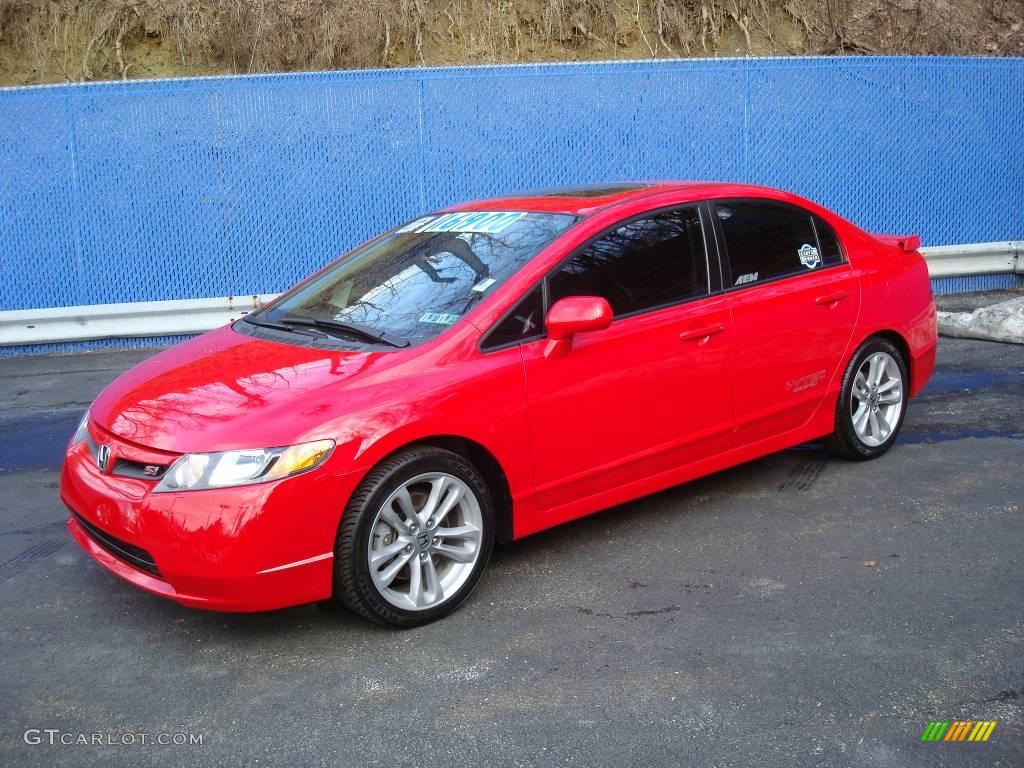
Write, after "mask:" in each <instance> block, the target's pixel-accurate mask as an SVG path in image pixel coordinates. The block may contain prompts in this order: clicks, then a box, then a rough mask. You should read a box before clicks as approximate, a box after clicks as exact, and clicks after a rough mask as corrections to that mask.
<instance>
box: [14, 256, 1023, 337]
mask: <svg viewBox="0 0 1024 768" xmlns="http://www.w3.org/2000/svg"><path fill="white" fill-rule="evenodd" d="M921 254H922V255H923V256H924V257H925V260H926V261H927V262H928V273H929V274H930V275H931V276H932V277H958V276H962V275H991V274H1005V273H1017V274H1024V241H1021V240H1016V241H1005V242H998V243H976V244H973V245H942V246H937V247H932V248H922V249H921ZM274 297H275V294H263V295H252V296H225V297H222V298H215V299H182V300H176V301H144V302H137V303H132V304H94V305H90V306H81V307H57V308H53V309H17V310H9V311H6V312H0V346H4V347H10V346H21V345H29V344H53V343H58V342H66V341H90V340H94V339H111V338H131V337H149V336H185V335H189V334H195V333H203V332H205V331H210V330H213V329H214V328H219V327H220V326H222V325H226V324H227V323H230V322H232V321H234V320H237V319H238V318H239V317H241V316H242V315H244V314H247V313H249V312H252V311H253V310H255V309H259V308H260V307H261V306H262V305H263V304H266V303H267V302H269V301H271V300H272V299H273V298H274Z"/></svg>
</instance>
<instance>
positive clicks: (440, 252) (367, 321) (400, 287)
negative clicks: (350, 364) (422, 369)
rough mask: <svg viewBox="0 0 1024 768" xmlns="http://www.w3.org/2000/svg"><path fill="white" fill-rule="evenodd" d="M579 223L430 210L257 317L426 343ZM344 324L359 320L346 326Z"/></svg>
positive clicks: (544, 216) (543, 216)
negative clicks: (574, 224)
mask: <svg viewBox="0 0 1024 768" xmlns="http://www.w3.org/2000/svg"><path fill="white" fill-rule="evenodd" d="M574 221H575V217H574V216H570V215H566V214H554V213H525V212H519V211H462V212H459V213H449V214H435V215H431V216H425V217H423V218H420V219H417V220H415V221H413V222H410V223H408V224H406V225H404V226H401V227H399V228H397V229H395V230H392V231H391V232H389V233H387V234H385V235H384V236H382V237H380V238H378V239H376V240H373V241H371V242H369V243H367V244H366V245H364V246H362V247H360V248H358V249H357V250H356V251H354V252H353V253H351V254H350V255H349V256H348V257H347V258H344V259H342V260H341V261H339V262H338V263H337V264H336V265H335V266H333V267H331V268H329V269H328V270H327V271H325V272H324V273H323V274H321V275H320V276H318V277H317V278H316V279H314V280H312V281H311V282H308V283H305V284H302V285H299V286H298V287H296V288H294V289H293V290H292V291H290V292H288V293H286V294H285V295H284V296H282V297H281V298H280V299H279V300H278V301H275V302H274V303H273V304H271V305H270V306H269V307H267V309H265V310H264V311H262V312H259V313H256V314H255V316H249V317H251V318H252V321H253V322H257V321H262V322H265V323H276V324H282V325H289V324H290V323H294V322H295V321H296V320H298V321H299V322H302V323H303V326H302V327H303V329H304V330H305V329H308V328H310V327H315V328H316V330H318V331H319V332H321V333H325V334H327V335H331V336H339V337H343V338H345V339H346V340H347V341H351V340H357V341H367V340H368V339H369V340H372V337H370V336H368V335H367V334H366V333H365V331H367V330H369V331H371V332H373V333H374V334H377V335H378V336H382V337H384V338H386V339H388V340H389V342H390V341H393V340H396V339H397V340H399V341H400V342H405V341H408V342H409V343H416V342H418V341H423V340H426V339H429V338H433V337H434V336H436V335H437V334H439V333H441V332H442V331H444V330H445V329H447V328H448V327H450V326H451V325H453V324H454V323H455V322H456V321H457V320H458V319H459V318H460V317H462V315H464V314H465V313H466V312H468V311H469V309H470V308H471V307H472V306H473V305H474V304H476V303H477V302H478V301H480V300H481V299H483V298H484V297H485V296H487V295H488V294H489V293H491V292H493V291H494V289H495V288H497V287H498V286H499V285H501V283H502V282H504V280H506V279H507V278H508V277H510V276H511V275H512V274H513V273H514V272H516V271H517V270H518V269H519V268H520V267H522V266H523V265H524V264H525V263H526V262H527V261H529V260H530V259H531V258H532V257H533V256H534V255H536V254H537V253H538V252H539V251H540V250H541V249H542V248H543V247H544V246H546V245H547V244H548V243H550V242H551V241H552V240H554V239H555V238H556V237H557V236H558V235H560V234H561V233H562V232H564V231H565V230H566V229H567V228H568V227H569V226H570V225H572V223H573V222H574ZM311 321H318V324H316V325H315V326H314V325H313V323H312V322H311ZM343 324H344V325H353V326H357V327H358V328H357V330H355V331H353V332H349V333H347V332H346V330H345V329H344V328H343V327H341V326H342V325H343ZM396 346H398V344H396Z"/></svg>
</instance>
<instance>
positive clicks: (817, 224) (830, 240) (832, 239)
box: [811, 216, 843, 267]
mask: <svg viewBox="0 0 1024 768" xmlns="http://www.w3.org/2000/svg"><path fill="white" fill-rule="evenodd" d="M811 218H812V219H814V230H815V231H816V232H817V233H818V245H819V246H820V247H821V261H822V263H823V264H825V266H828V267H830V266H832V265H833V264H839V263H841V262H842V260H843V249H842V248H840V247H839V238H838V237H836V233H835V232H834V231H833V230H832V227H830V226H829V225H828V222H827V221H825V220H824V219H823V218H821V216H812V217H811Z"/></svg>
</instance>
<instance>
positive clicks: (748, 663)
mask: <svg viewBox="0 0 1024 768" xmlns="http://www.w3.org/2000/svg"><path fill="white" fill-rule="evenodd" d="M147 354H149V353H148V352H112V353H95V354H83V355H68V356H60V357H58V356H53V357H36V358H17V359H10V358H9V359H0V437H2V439H0V765H10V766H36V765H38V766H65V765H66V766H92V765H104V766H105V765H129V764H130V765H132V766H149V765H188V766H192V765H207V764H217V765H220V766H234V765H246V766H254V765H288V766H316V765H325V766H327V765H330V766H373V765H386V766H431V767H433V768H443V767H444V766H489V765H496V766H538V768H547V766H561V765H569V766H580V767H584V768H587V767H590V766H609V767H614V768H634V767H639V766H691V765H693V766H744V767H746V766H757V767H758V768H761V767H762V766H763V767H766V768H767V767H770V766H779V767H780V768H792V767H793V766H819V765H820V766H1022V765H1024V723H1022V721H1024V717H1022V715H1024V571H1022V561H1024V526H1022V522H1024V510H1022V507H1024V373H1022V372H1024V346H1020V345H1005V344H995V343H991V342H979V341H963V340H951V339H942V340H941V342H940V355H939V357H940V361H939V368H938V371H937V372H936V375H935V377H934V379H933V381H932V382H931V384H930V385H929V386H928V388H927V389H926V390H925V392H924V393H923V394H922V396H921V397H919V398H918V399H917V400H915V401H914V402H913V403H912V404H911V406H910V410H909V413H908V415H907V419H906V423H905V425H904V430H903V434H902V436H901V439H900V440H899V442H898V443H897V444H896V446H895V447H894V448H893V449H892V450H891V451H890V452H889V453H888V454H887V455H886V456H884V457H883V458H881V459H880V460H877V461H873V462H867V463H850V462H844V461H839V460H836V459H832V458H830V457H828V456H827V455H826V454H825V453H824V452H822V451H821V450H820V449H818V448H816V447H814V446H803V447H800V448H797V449H793V450H790V451H785V452H782V453H779V454H775V455H773V456H769V457H767V458H764V459H761V460H758V461H755V462H751V463H749V464H745V465H743V466H741V467H737V468H735V469H731V470H728V471H725V472H721V473H718V474H716V475H713V476H711V477H708V478H704V479H702V480H698V481H695V482H692V483H689V484H686V485H684V486H680V487H678V488H674V489H672V490H669V491H665V492H663V493H660V494H657V495H655V496H652V497H649V498H646V499H643V500H640V501H637V502H634V503H631V504H627V505H624V506H621V507H617V508H615V509H612V510H608V511H606V512H603V513H601V514H598V515H595V516H592V517H590V518H587V519H584V520H581V521H578V522H575V523H571V524H568V525H565V526H562V527H560V528H557V529H555V530H552V531H548V532H545V533H542V534H538V535H536V536H533V537H530V538H528V539H525V540H523V541H521V542H516V543H513V544H510V545H506V546H503V547H501V548H499V549H498V550H497V552H496V553H495V557H494V559H493V561H492V564H491V568H490V570H489V572H488V573H487V575H485V577H484V580H483V582H482V584H481V586H480V588H479V589H478V590H477V592H476V593H475V594H474V595H473V597H472V598H470V600H469V602H468V603H467V604H466V605H465V606H463V608H462V609H460V610H459V611H458V612H457V613H456V614H454V615H453V616H451V617H449V618H447V619H445V620H443V621H440V622H437V623H435V624H432V625H430V626H427V627H423V628H420V629H415V630H410V631H404V632H396V631H391V630H386V629H383V628H379V627H376V626H371V625H369V624H367V623H365V622H364V621H362V620H360V619H358V618H356V617H354V616H351V615H348V614H345V613H330V612H323V611H321V610H318V609H317V608H316V607H313V606H304V607H300V608H294V609H289V610H284V611H277V612H273V613H265V614H256V615H228V614H216V613H204V612H199V611H195V610H190V609H187V608H183V607H181V606H178V605H176V604H174V603H172V602H169V601H165V600H162V599H160V598H157V597H153V596H150V595H148V594H145V593H143V592H141V591H139V590H137V589H135V588H134V587H131V586H130V585H128V584H125V583H123V582H121V581H119V580H118V579H117V578H116V577H114V576H112V575H110V574H109V573H107V572H106V571H105V570H103V569H102V568H100V567H99V566H98V565H96V564H94V563H93V562H92V561H91V560H90V559H89V558H88V557H87V556H85V555H84V554H83V553H82V552H81V551H80V550H79V549H78V547H77V545H76V544H75V543H74V542H73V541H71V540H70V538H69V536H68V534H67V531H66V529H65V527H64V521H65V518H66V511H65V510H64V508H63V507H62V505H61V502H60V499H59V497H58V488H57V485H58V471H59V465H60V460H61V454H62V452H63V449H64V445H65V442H66V441H67V439H68V437H69V435H70V434H71V432H72V430H73V429H74V426H75V424H76V423H77V421H78V419H79V417H80V414H81V412H82V410H83V409H84V407H85V406H86V405H87V404H88V402H89V401H90V400H91V399H92V397H93V396H94V395H95V394H96V393H97V392H98V391H99V390H100V389H101V388H102V387H103V386H104V385H105V384H106V383H107V382H108V381H109V380H111V379H112V378H114V377H115V376H116V375H117V374H118V373H119V372H120V371H122V370H124V369H125V368H127V367H128V366H130V365H132V364H133V363H135V362H137V361H138V360H140V359H142V358H143V357H145V356H146V355H147ZM933 720H942V721H954V720H974V721H978V720H994V721H996V722H997V725H996V727H995V729H994V730H993V731H992V734H991V736H990V738H989V740H988V741H987V742H984V743H972V742H963V743H953V742H938V743H922V742H921V741H920V738H921V735H922V732H923V731H924V730H925V728H926V726H928V724H929V722H930V721H933ZM161 734H164V736H161ZM180 734H184V736H181V735H180ZM161 738H162V739H163V740H165V741H171V742H172V743H169V744H161V743H158V741H159V740H160V739H161ZM181 739H186V740H188V739H191V740H193V741H196V740H201V742H202V743H201V744H195V743H193V744H191V745H190V744H187V743H186V744H175V743H173V742H174V741H180V740H181ZM143 740H145V742H146V743H142V742H143ZM62 741H71V742H72V743H61V742H62ZM82 741H85V742H87V743H81V742H82ZM51 742H53V743H51Z"/></svg>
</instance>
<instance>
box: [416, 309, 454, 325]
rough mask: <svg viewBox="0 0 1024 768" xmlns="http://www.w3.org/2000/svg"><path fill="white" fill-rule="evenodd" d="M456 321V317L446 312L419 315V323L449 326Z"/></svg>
mask: <svg viewBox="0 0 1024 768" xmlns="http://www.w3.org/2000/svg"><path fill="white" fill-rule="evenodd" d="M458 319H459V316H458V315H452V314H448V313H446V312H424V313H423V314H422V315H420V322H421V323H433V324H434V325H451V324H453V323H454V322H455V321H456V320H458Z"/></svg>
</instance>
